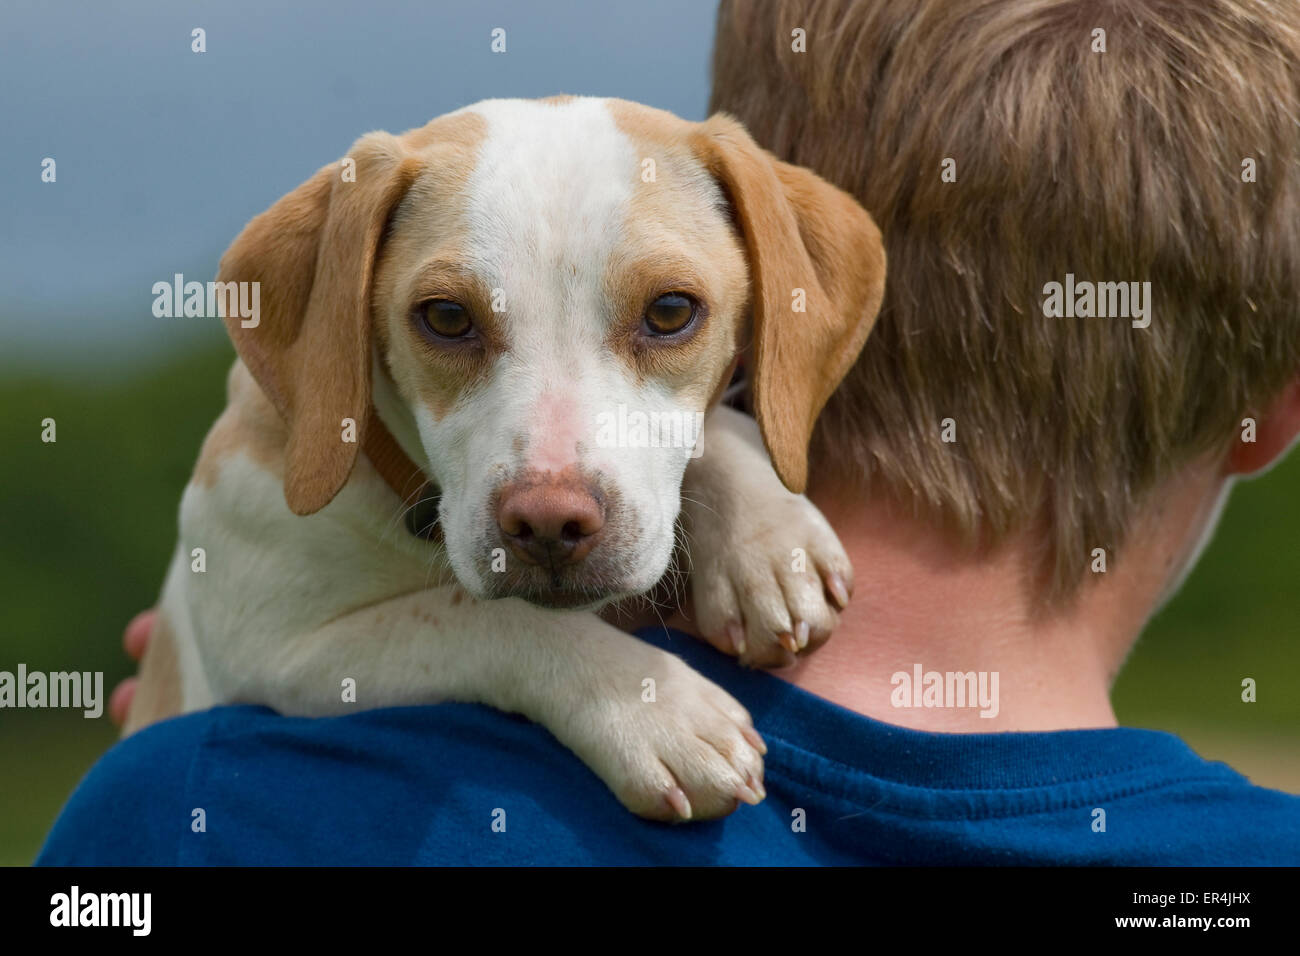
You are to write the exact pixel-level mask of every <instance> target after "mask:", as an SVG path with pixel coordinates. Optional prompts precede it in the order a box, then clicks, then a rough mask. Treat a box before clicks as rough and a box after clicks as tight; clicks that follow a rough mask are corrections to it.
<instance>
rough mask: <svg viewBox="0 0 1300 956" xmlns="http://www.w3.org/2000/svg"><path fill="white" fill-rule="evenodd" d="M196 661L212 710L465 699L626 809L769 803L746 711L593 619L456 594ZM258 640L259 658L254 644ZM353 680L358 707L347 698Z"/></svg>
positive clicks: (302, 711) (694, 812)
mask: <svg viewBox="0 0 1300 956" xmlns="http://www.w3.org/2000/svg"><path fill="white" fill-rule="evenodd" d="M246 640H247V641H248V643H249V645H250V646H249V647H247V648H245V647H227V648H225V649H224V651H223V652H222V653H221V654H220V655H211V656H209V657H208V658H207V659H205V660H204V666H205V669H206V668H209V667H211V666H212V665H214V664H215V665H216V667H217V668H221V667H222V662H226V663H227V664H229V663H230V662H238V663H239V666H238V667H237V668H236V667H234V666H227V667H226V668H225V670H224V672H221V671H219V672H218V673H217V674H212V673H211V672H209V679H210V681H211V683H212V686H213V689H214V691H215V692H216V694H217V697H218V699H219V700H222V701H225V702H238V701H254V702H257V703H262V704H267V705H269V706H271V707H274V708H275V709H276V710H278V711H280V712H282V713H286V714H298V715H307V716H324V715H330V714H342V713H347V712H349V711H352V710H356V709H359V708H366V707H377V706H398V705H403V704H429V703H436V702H440V701H472V702H478V703H484V704H489V705H491V706H493V707H496V708H499V709H501V710H505V711H511V712H516V713H521V714H524V715H525V716H527V717H529V718H531V719H533V720H535V721H537V722H538V723H541V724H543V725H544V726H546V727H547V728H548V729H549V730H550V731H551V732H552V733H553V734H555V736H556V737H557V738H559V740H560V741H561V742H563V743H564V744H565V745H566V746H568V747H569V748H570V749H571V750H573V752H574V753H576V754H577V755H578V756H579V757H580V758H582V760H584V761H585V762H586V763H587V765H588V766H589V767H591V769H592V770H594V771H595V772H596V774H597V775H598V776H599V777H600V778H601V779H602V780H603V781H604V782H605V783H606V784H607V785H608V786H609V787H610V789H611V790H612V791H613V792H614V794H615V795H616V796H617V797H618V799H619V800H620V801H621V802H622V803H623V804H624V805H625V806H626V807H627V808H628V809H630V810H632V811H633V812H634V813H637V814H639V815H641V816H644V817H650V818H653V819H662V820H679V819H691V818H695V819H701V818H710V817H717V816H722V815H725V814H727V813H730V812H731V811H732V810H734V809H735V808H736V806H737V801H738V800H743V801H745V802H750V803H757V802H758V801H759V800H760V799H761V798H762V795H763V789H762V783H761V781H762V757H761V756H760V753H761V751H763V750H765V749H766V748H765V747H764V746H763V743H762V740H761V738H760V737H759V736H758V734H757V733H756V732H755V731H754V729H753V723H752V721H751V720H750V717H749V714H748V713H747V712H746V710H745V708H744V707H742V706H741V705H740V704H739V703H737V702H736V701H735V700H734V699H733V698H732V697H731V696H730V695H729V694H727V693H726V692H725V691H723V690H722V689H721V688H720V687H718V686H717V685H716V684H714V683H712V682H711V681H709V680H707V679H705V678H704V677H702V676H701V675H700V674H698V673H696V672H695V671H694V670H692V669H691V668H690V667H688V666H687V665H686V664H685V663H684V662H683V661H682V660H681V659H680V658H678V657H675V656H673V655H671V654H668V653H665V652H663V651H661V650H659V649H658V648H655V647H653V646H651V645H649V644H646V643H644V642H642V641H640V640H637V639H636V638H634V637H631V636H629V635H627V634H623V633H621V632H620V631H618V630H616V629H615V628H613V627H610V626H609V625H608V624H605V623H604V622H603V621H601V620H600V619H598V618H597V617H596V616H595V615H593V614H590V613H585V612H578V611H573V612H569V611H550V610H545V609H542V608H538V607H535V606H533V605H530V604H527V603H525V602H524V601H521V600H518V599H514V598H509V599H504V600H498V601H488V602H480V601H475V600H473V599H471V598H469V597H467V596H465V595H464V593H463V592H462V591H460V589H459V588H457V587H455V586H449V587H439V588H432V589H429V590H425V591H419V592H417V593H413V594H407V595H404V596H401V597H397V598H393V599H390V600H387V601H384V602H383V603H380V604H376V605H373V606H370V607H366V608H364V609H361V610H358V611H354V612H352V613H349V614H346V615H344V616H342V617H339V618H336V619H335V620H333V621H332V622H330V623H328V624H326V625H324V626H322V627H320V628H317V629H315V630H313V631H312V632H311V633H308V634H302V635H300V636H298V637H296V638H291V639H286V640H278V641H274V642H271V641H266V640H265V638H262V637H257V636H254V635H251V634H250V635H248V637H247V638H246ZM258 642H260V643H262V645H263V646H262V647H260V648H259V649H254V648H253V647H252V646H251V645H253V644H255V643H258ZM347 678H351V679H352V680H353V681H355V701H356V702H355V703H347V702H344V700H343V694H342V692H341V691H342V687H343V682H344V681H345V679H347Z"/></svg>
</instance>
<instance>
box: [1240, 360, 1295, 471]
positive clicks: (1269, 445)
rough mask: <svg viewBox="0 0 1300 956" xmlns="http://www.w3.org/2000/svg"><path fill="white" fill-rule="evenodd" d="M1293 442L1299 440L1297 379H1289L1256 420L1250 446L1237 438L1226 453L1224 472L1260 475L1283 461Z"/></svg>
mask: <svg viewBox="0 0 1300 956" xmlns="http://www.w3.org/2000/svg"><path fill="white" fill-rule="evenodd" d="M1243 417H1244V416H1243ZM1242 428H1243V429H1244V428H1245V426H1242ZM1297 438H1300V376H1297V377H1296V378H1294V379H1292V380H1291V382H1290V384H1288V385H1287V387H1286V388H1284V389H1283V390H1282V393H1281V394H1280V395H1278V396H1277V397H1276V398H1275V399H1274V400H1273V402H1272V404H1270V405H1269V407H1268V410H1267V411H1266V412H1264V414H1263V415H1261V416H1260V417H1259V418H1257V419H1256V421H1255V440H1254V441H1253V442H1248V441H1242V440H1241V435H1240V433H1239V434H1238V436H1237V439H1236V441H1235V442H1234V443H1233V445H1232V451H1231V452H1229V453H1228V471H1229V473H1231V474H1234V475H1253V474H1256V473H1258V472H1261V471H1264V470H1265V469H1266V468H1269V467H1271V466H1273V465H1276V464H1277V463H1278V462H1279V461H1281V460H1282V459H1283V458H1285V457H1286V453H1287V452H1288V451H1289V450H1290V449H1291V446H1292V445H1294V444H1295V443H1296V440H1297Z"/></svg>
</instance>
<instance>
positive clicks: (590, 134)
mask: <svg viewBox="0 0 1300 956" xmlns="http://www.w3.org/2000/svg"><path fill="white" fill-rule="evenodd" d="M221 278H222V279H223V280H225V281H260V282H261V284H262V288H261V303H262V319H261V322H260V323H259V325H258V326H257V327H256V328H249V329H246V328H243V326H242V325H241V323H240V322H239V320H238V319H230V320H228V326H229V328H230V331H231V335H232V337H233V338H234V340H235V344H236V347H237V349H238V350H239V353H240V356H241V357H242V358H243V359H244V361H245V363H246V364H247V365H248V367H249V369H250V370H251V371H252V373H253V375H254V376H255V377H256V379H257V380H258V382H259V383H260V384H261V386H262V387H263V389H265V391H266V392H267V394H268V395H269V396H270V397H271V399H272V401H273V402H274V403H275V404H276V406H277V408H279V410H280V412H281V414H282V415H284V417H285V418H286V420H287V421H288V422H289V425H290V436H291V437H290V441H289V447H288V450H287V467H286V474H285V496H286V498H287V500H288V502H289V505H290V507H291V508H293V510H294V511H296V512H298V513H300V514H309V513H312V512H314V511H316V510H318V509H320V508H322V507H324V506H325V505H326V504H328V503H329V501H330V500H331V499H332V498H333V497H334V495H335V494H336V493H337V492H338V490H339V489H340V488H341V487H342V486H343V484H344V483H345V482H346V480H347V478H348V475H349V473H350V471H351V468H352V465H353V463H354V461H355V458H356V455H357V451H358V449H359V448H360V446H361V444H362V442H361V436H357V440H356V441H355V442H349V441H343V440H342V438H341V435H342V431H341V427H340V423H341V421H342V420H343V419H346V418H350V419H352V420H353V421H355V422H356V423H357V427H358V428H360V429H364V427H365V423H366V421H367V418H368V412H369V408H370V405H371V402H372V390H373V388H374V386H375V384H376V383H375V382H374V381H373V380H372V379H373V376H374V375H375V374H378V375H380V376H382V377H383V382H381V383H380V384H384V385H385V386H386V385H387V383H388V382H391V386H392V390H393V391H394V392H395V393H396V395H397V396H399V397H400V404H401V405H402V406H403V410H402V414H403V415H404V416H405V417H406V422H407V424H408V425H409V426H410V427H409V428H408V429H407V432H408V434H409V436H410V437H409V438H408V442H407V444H408V445H410V444H415V443H418V445H419V447H418V448H413V447H409V448H408V449H407V450H408V452H410V453H411V454H412V455H413V457H414V458H415V460H416V462H417V463H418V464H419V465H420V466H421V467H422V468H423V469H424V470H425V471H426V473H427V474H428V475H429V477H430V478H431V479H432V480H433V481H434V482H436V483H437V485H438V486H439V488H440V489H441V493H442V498H441V505H440V520H441V525H442V529H443V534H444V538H445V541H446V545H447V550H448V555H449V558H450V561H451V564H452V567H453V568H454V570H455V572H456V574H457V576H458V578H459V579H460V580H461V582H462V584H463V585H464V586H465V587H466V588H467V589H468V590H469V591H471V592H472V593H474V594H476V595H478V596H483V597H504V596H512V595H513V596H519V597H523V598H526V599H529V600H532V601H534V602H536V603H539V604H546V605H549V606H562V607H579V606H594V605H597V604H599V603H602V602H603V601H606V600H609V599H613V598H616V597H620V596H623V595H626V594H631V593H637V592H640V591H643V590H645V589H647V588H649V587H650V586H651V585H653V584H654V583H655V581H657V580H658V578H659V577H660V576H661V575H662V574H663V572H664V570H665V569H666V567H667V565H668V562H669V559H670V556H671V552H672V547H673V542H674V523H675V520H676V518H677V514H678V509H679V501H680V493H681V480H682V474H683V472H684V470H685V468H686V464H687V462H688V460H689V459H690V457H691V456H692V455H694V454H700V453H704V454H707V453H708V452H707V449H706V448H701V447H700V445H699V443H698V439H699V434H700V427H701V423H702V421H703V416H704V412H705V411H706V410H707V408H708V406H709V405H710V403H711V402H712V401H713V400H715V399H716V398H717V396H718V395H719V394H720V392H721V389H722V388H723V387H724V386H725V385H726V383H727V378H728V376H729V374H730V371H731V369H732V367H733V362H734V360H735V358H736V356H737V354H738V353H739V352H740V351H741V350H742V349H745V348H749V347H752V355H751V358H750V363H751V365H752V371H751V384H752V389H753V403H754V408H755V413H756V416H757V418H758V422H759V426H760V429H761V431H762V434H763V438H764V441H765V442H766V445H767V448H768V451H769V453H770V455H771V457H772V461H773V464H774V465H775V467H776V470H777V472H778V473H779V474H780V476H781V478H782V480H783V481H784V482H785V483H786V485H787V486H788V487H790V488H791V489H792V490H795V491H801V490H802V489H803V486H804V483H805V480H806V474H807V457H806V456H807V448H808V442H809V438H810V436H811V432H812V427H813V424H814V422H815V420H816V418H817V414H818V413H819V412H820V411H821V408H822V406H823V405H824V403H825V402H826V400H827V398H828V397H829V396H830V394H831V392H832V391H833V390H834V389H835V387H836V386H837V385H838V383H839V381H840V379H841V378H842V377H843V375H844V373H845V372H846V371H847V370H848V368H849V366H850V365H851V364H852V363H853V361H854V359H855V358H856V357H857V354H858V351H859V350H860V348H861V346H862V344H863V342H864V340H865V339H866V336H867V333H868V331H869V330H870V327H871V325H872V322H873V321H874V319H875V315H876V311H877V309H878V308H879V305H880V298H881V293H882V290H883V282H884V252H883V248H882V245H881V241H880V234H879V232H878V230H877V229H876V227H875V224H874V223H873V222H872V221H871V219H870V217H869V216H868V215H867V214H866V212H864V211H863V210H862V209H861V208H860V207H859V206H858V205H857V204H856V203H855V202H854V201H853V200H852V199H851V198H850V197H849V196H847V195H846V194H844V193H842V192H840V191H839V190H837V189H835V188H834V187H832V186H830V185H829V184H827V183H826V182H824V181H823V180H821V179H819V178H818V177H817V176H815V175H814V174H812V173H811V172H808V171H807V170H804V169H800V168H797V167H793V166H790V165H788V164H785V163H782V162H779V161H777V160H776V159H774V158H773V157H772V156H771V155H770V154H768V153H766V152H764V151H763V150H761V149H759V148H758V147H757V146H756V145H755V144H754V142H753V141H752V140H751V139H750V138H749V136H748V135H747V134H746V133H745V131H744V130H743V129H742V128H741V127H740V125H739V124H737V123H736V122H735V121H733V120H731V119H729V118H727V117H725V116H715V117H713V118H712V119H710V120H708V121H707V122H704V123H690V122H686V121H684V120H680V119H678V118H676V117H674V116H672V115H670V114H668V113H664V112H662V111H659V110H653V109H649V108H647V107H643V106H637V105H635V104H631V103H626V102H622V101H617V100H599V99H582V98H578V99H575V98H557V99H555V100H548V101H515V100H490V101H486V102H483V103H480V104H477V105H475V106H471V107H468V108H466V109H463V110H460V111H458V112H456V113H452V114H449V115H447V116H444V117H440V118H439V119H436V120H434V121H433V122H431V123H429V124H428V125H426V126H424V127H422V128H420V129H417V130H412V131H410V132H407V133H405V134H403V135H402V136H391V135H389V134H386V133H372V134H370V135H368V136H365V137H363V138H362V139H360V140H359V141H358V142H357V143H356V144H355V146H354V147H353V148H352V150H351V151H350V152H349V154H348V156H347V157H346V158H345V160H344V161H343V162H342V163H340V164H337V165H331V166H327V167H325V168H324V169H322V170H321V171H320V172H319V173H317V174H316V176H314V177H313V178H312V179H310V180H308V182H306V183H305V184H303V185H302V186H301V187H299V188H298V189H297V190H295V191H294V192H293V193H290V194H289V195H288V196H286V197H285V198H284V199H282V200H280V202H279V203H277V204H276V205H275V206H274V207H272V209H270V210H269V211H268V212H266V213H263V214H262V215H261V216H259V217H257V218H256V219H254V220H253V221H252V222H251V223H250V224H249V226H248V227H247V228H246V229H245V231H244V232H243V233H242V234H241V235H240V237H239V238H238V239H237V240H236V241H235V243H234V245H233V246H232V247H231V248H230V250H229V251H228V252H227V253H226V255H225V257H224V258H223V259H222V266H221ZM372 362H373V366H372Z"/></svg>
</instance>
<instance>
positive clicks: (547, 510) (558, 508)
mask: <svg viewBox="0 0 1300 956" xmlns="http://www.w3.org/2000/svg"><path fill="white" fill-rule="evenodd" d="M497 525H498V526H499V527H500V528H501V533H502V534H503V535H505V538H506V541H508V542H509V543H510V548H511V550H512V551H514V552H515V554H516V555H518V556H519V557H520V558H521V559H522V560H524V561H526V562H528V563H529V564H539V565H542V566H544V567H557V566H559V565H561V564H570V563H574V562H577V561H581V560H582V559H583V558H585V557H586V556H587V554H588V553H589V552H590V551H591V549H592V548H593V547H594V546H595V544H596V539H597V538H598V537H599V536H600V531H601V529H602V528H604V527H605V505H604V501H603V500H602V498H601V497H600V496H599V495H598V493H597V492H596V491H595V490H594V489H592V488H591V487H589V486H588V485H587V484H586V483H585V482H582V481H575V480H572V479H563V478H552V477H551V476H549V475H548V476H546V477H545V478H543V479H542V480H540V481H531V482H515V483H511V484H508V485H506V486H505V487H503V488H502V489H501V492H500V495H499V497H498V499H497Z"/></svg>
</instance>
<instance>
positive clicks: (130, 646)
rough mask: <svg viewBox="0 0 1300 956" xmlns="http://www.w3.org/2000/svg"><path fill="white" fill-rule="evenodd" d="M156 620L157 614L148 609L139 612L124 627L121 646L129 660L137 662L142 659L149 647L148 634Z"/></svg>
mask: <svg viewBox="0 0 1300 956" xmlns="http://www.w3.org/2000/svg"><path fill="white" fill-rule="evenodd" d="M157 618H158V612H157V611H155V610H153V609H152V608H150V609H149V610H147V611H141V612H140V613H139V614H137V615H136V616H135V617H133V618H132V619H131V623H130V624H128V625H127V626H126V633H125V634H123V635H122V646H123V647H124V648H126V654H127V656H128V657H129V658H131V660H133V661H138V660H139V659H140V658H142V657H144V649H145V648H146V647H148V646H149V634H150V632H152V631H153V625H154V621H155V620H157Z"/></svg>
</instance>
